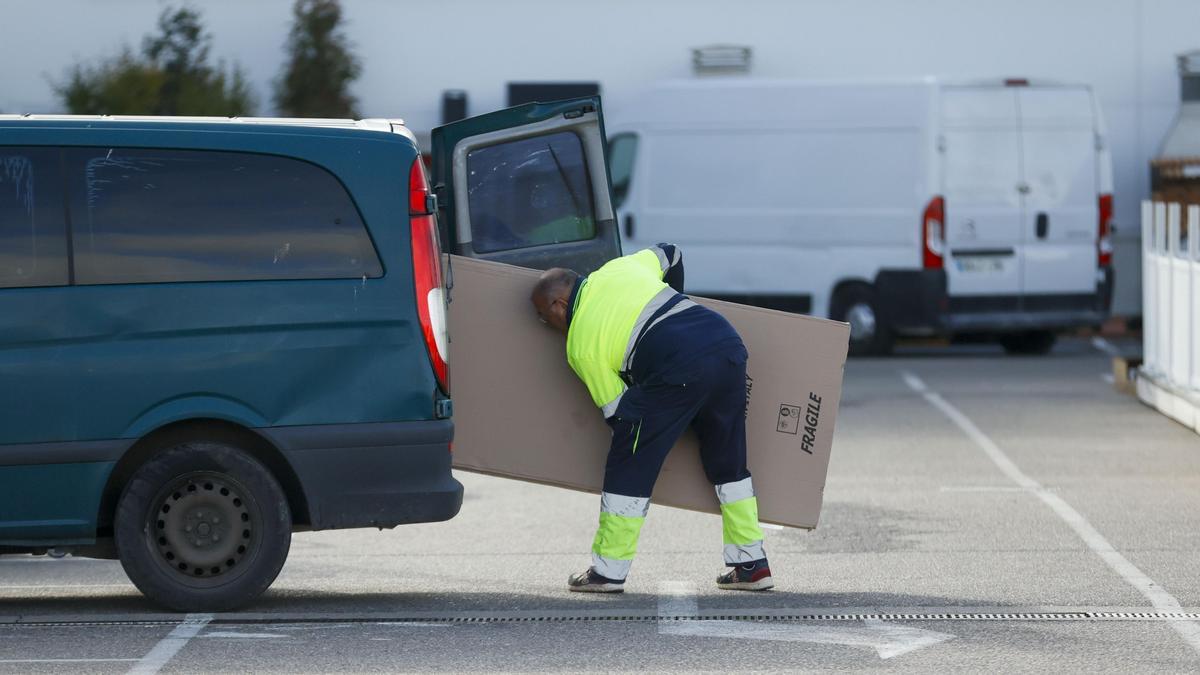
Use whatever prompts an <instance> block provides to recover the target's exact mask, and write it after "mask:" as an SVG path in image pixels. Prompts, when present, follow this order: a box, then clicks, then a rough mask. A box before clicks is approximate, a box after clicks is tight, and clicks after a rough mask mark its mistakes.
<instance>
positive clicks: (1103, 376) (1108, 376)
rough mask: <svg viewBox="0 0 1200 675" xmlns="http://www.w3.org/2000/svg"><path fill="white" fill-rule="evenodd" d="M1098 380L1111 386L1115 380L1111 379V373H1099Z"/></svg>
mask: <svg viewBox="0 0 1200 675" xmlns="http://www.w3.org/2000/svg"><path fill="white" fill-rule="evenodd" d="M1100 379H1102V380H1104V381H1105V382H1107V383H1109V384H1113V383H1114V382H1115V379H1114V378H1113V374H1112V373H1100Z"/></svg>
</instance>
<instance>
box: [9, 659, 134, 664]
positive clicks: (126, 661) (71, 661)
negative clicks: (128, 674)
mask: <svg viewBox="0 0 1200 675" xmlns="http://www.w3.org/2000/svg"><path fill="white" fill-rule="evenodd" d="M137 660H138V659H0V663H129V662H131V661H137Z"/></svg>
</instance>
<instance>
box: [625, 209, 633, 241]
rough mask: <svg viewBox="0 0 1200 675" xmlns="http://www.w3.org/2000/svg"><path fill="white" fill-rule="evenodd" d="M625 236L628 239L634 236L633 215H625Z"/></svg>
mask: <svg viewBox="0 0 1200 675" xmlns="http://www.w3.org/2000/svg"><path fill="white" fill-rule="evenodd" d="M625 236H626V237H632V236H633V214H632V213H626V214H625Z"/></svg>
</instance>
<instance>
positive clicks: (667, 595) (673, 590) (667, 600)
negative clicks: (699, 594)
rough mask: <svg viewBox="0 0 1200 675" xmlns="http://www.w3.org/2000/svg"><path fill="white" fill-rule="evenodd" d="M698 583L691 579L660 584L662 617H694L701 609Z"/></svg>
mask: <svg viewBox="0 0 1200 675" xmlns="http://www.w3.org/2000/svg"><path fill="white" fill-rule="evenodd" d="M696 590H697V589H696V584H694V583H692V582H690V581H663V582H661V583H659V584H658V593H659V596H658V616H659V618H660V619H667V618H671V619H694V618H696V615H697V614H698V613H699V611H700V604H699V602H698V601H697V600H696Z"/></svg>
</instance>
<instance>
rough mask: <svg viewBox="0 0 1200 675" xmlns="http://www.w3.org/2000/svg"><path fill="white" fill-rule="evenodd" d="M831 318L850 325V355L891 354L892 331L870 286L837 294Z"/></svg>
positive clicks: (841, 291)
mask: <svg viewBox="0 0 1200 675" xmlns="http://www.w3.org/2000/svg"><path fill="white" fill-rule="evenodd" d="M830 318H832V319H836V320H838V321H845V322H846V323H848V324H850V355H851V356H870V355H879V354H887V353H889V352H890V351H892V331H891V329H890V328H889V327H888V325H887V320H886V319H885V318H884V317H883V315H882V314H881V313H880V312H879V301H878V300H877V299H876V296H875V291H874V289H872V288H871V287H870V286H867V285H865V284H863V285H853V286H846V287H843V288H842V289H840V290H838V292H837V293H836V294H835V295H834V298H833V302H832V303H831V306H830Z"/></svg>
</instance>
